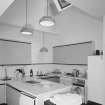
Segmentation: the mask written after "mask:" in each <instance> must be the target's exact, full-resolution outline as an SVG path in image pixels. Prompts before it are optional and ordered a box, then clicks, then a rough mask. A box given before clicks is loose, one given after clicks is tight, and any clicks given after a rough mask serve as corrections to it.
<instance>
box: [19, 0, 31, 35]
mask: <svg viewBox="0 0 105 105" xmlns="http://www.w3.org/2000/svg"><path fill="white" fill-rule="evenodd" d="M27 4H28V3H27V0H26V23H25V25H24V26H23V27H22V29H21V30H20V32H21V33H22V34H25V35H32V34H33V28H32V25H30V24H28V23H27V17H28V16H27V15H28V14H27V11H28V8H27V7H28V6H27Z"/></svg>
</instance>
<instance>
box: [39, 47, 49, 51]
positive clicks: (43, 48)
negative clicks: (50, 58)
mask: <svg viewBox="0 0 105 105" xmlns="http://www.w3.org/2000/svg"><path fill="white" fill-rule="evenodd" d="M40 52H48V49H47V48H46V47H42V48H41V49H40Z"/></svg>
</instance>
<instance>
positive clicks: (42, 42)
mask: <svg viewBox="0 0 105 105" xmlns="http://www.w3.org/2000/svg"><path fill="white" fill-rule="evenodd" d="M42 45H43V47H44V32H43V36H42Z"/></svg>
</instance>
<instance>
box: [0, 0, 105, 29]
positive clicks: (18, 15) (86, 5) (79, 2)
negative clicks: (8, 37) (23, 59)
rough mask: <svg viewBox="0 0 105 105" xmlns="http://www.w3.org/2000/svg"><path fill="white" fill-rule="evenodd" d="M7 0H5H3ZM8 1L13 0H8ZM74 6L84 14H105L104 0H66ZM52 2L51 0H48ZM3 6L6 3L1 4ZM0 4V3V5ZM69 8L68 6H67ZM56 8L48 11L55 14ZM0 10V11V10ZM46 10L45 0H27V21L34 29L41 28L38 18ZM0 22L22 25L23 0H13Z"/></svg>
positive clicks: (95, 15)
mask: <svg viewBox="0 0 105 105" xmlns="http://www.w3.org/2000/svg"><path fill="white" fill-rule="evenodd" d="M4 1H7V0H4ZM8 1H9V3H11V1H13V0H8ZM68 1H70V2H71V3H72V5H73V6H74V7H76V8H79V9H80V10H81V11H84V12H86V14H88V15H90V16H92V17H95V18H99V19H100V18H102V16H104V15H105V0H68ZM50 2H51V4H52V0H50ZM3 5H4V6H5V5H6V4H3ZM0 6H1V5H0ZM69 9H70V8H69ZM55 11H56V9H54V8H53V7H50V13H52V14H53V15H57V12H55ZM0 12H1V11H0ZM45 12H46V2H45V0H29V1H28V16H29V17H28V21H29V23H31V24H34V28H35V29H39V28H41V27H40V25H39V23H38V22H39V19H40V18H41V17H42V16H43V15H44V14H45ZM0 22H4V23H8V24H12V25H16V26H23V25H24V24H25V0H15V1H14V2H13V3H12V5H10V7H9V8H8V9H7V10H6V11H5V12H4V14H3V15H2V16H1V17H0Z"/></svg>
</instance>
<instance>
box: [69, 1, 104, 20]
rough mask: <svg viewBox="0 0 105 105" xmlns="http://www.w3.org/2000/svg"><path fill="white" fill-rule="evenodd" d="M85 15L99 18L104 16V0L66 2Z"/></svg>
mask: <svg viewBox="0 0 105 105" xmlns="http://www.w3.org/2000/svg"><path fill="white" fill-rule="evenodd" d="M68 1H70V2H72V4H73V5H75V6H76V7H78V8H80V9H81V10H83V11H85V12H86V13H88V14H90V15H92V16H94V17H97V18H100V17H102V16H104V15H105V0H68Z"/></svg>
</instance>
